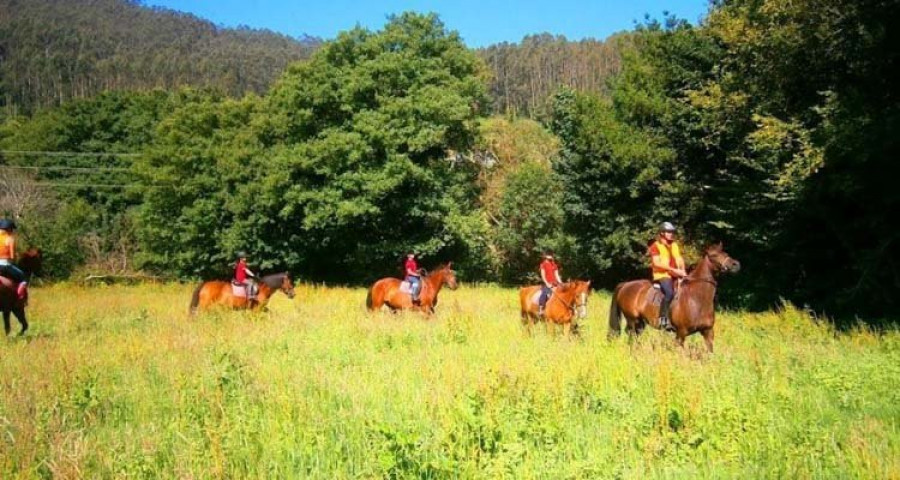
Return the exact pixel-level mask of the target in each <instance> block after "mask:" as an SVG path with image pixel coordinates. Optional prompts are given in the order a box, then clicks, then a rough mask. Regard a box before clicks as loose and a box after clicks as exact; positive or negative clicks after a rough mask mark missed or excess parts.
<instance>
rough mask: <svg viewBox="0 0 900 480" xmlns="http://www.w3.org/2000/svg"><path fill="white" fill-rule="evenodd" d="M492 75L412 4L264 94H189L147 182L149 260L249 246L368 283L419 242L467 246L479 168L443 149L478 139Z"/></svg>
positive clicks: (443, 248)
mask: <svg viewBox="0 0 900 480" xmlns="http://www.w3.org/2000/svg"><path fill="white" fill-rule="evenodd" d="M483 75H484V67H483V65H482V64H481V62H480V61H479V60H478V58H477V57H476V56H475V55H474V54H473V53H471V52H470V51H469V50H467V49H466V47H465V46H464V45H463V43H462V41H461V40H460V38H459V36H458V35H457V34H456V33H455V32H448V31H447V30H446V29H445V27H444V25H443V24H442V23H441V22H440V21H439V20H438V18H437V17H436V16H434V15H417V14H410V13H406V14H403V15H400V16H396V17H392V18H391V19H390V20H389V22H388V23H387V25H386V26H385V28H384V30H383V31H381V32H377V33H373V32H370V31H368V30H365V29H362V28H356V29H354V30H351V31H349V32H345V33H342V34H340V35H339V36H338V38H337V39H336V40H335V41H334V42H331V43H328V44H326V45H325V46H323V47H322V49H321V50H319V51H317V52H316V54H315V55H314V56H313V57H312V58H311V59H310V61H308V62H305V63H300V64H295V65H293V66H291V67H290V68H289V69H288V70H287V72H286V73H285V74H284V76H283V77H282V78H281V79H280V80H279V81H278V83H277V84H276V86H275V87H274V88H273V89H272V91H271V92H270V93H269V94H268V95H267V96H266V97H264V98H262V99H261V100H260V102H255V101H249V100H244V101H243V102H234V101H224V102H223V101H212V102H204V103H202V104H199V105H193V104H192V105H187V106H185V107H184V108H183V109H182V110H180V111H179V112H178V113H177V114H176V115H174V116H173V117H172V118H171V119H169V120H167V121H165V122H164V123H163V124H162V125H161V131H160V136H159V139H158V142H157V144H156V146H155V149H154V152H155V153H154V154H153V155H152V156H151V160H150V163H148V164H147V165H146V167H147V168H146V169H145V172H146V174H147V175H148V176H150V177H152V178H154V179H155V180H154V181H156V182H162V183H167V182H173V183H174V184H173V185H172V186H171V187H166V188H158V189H156V190H155V191H148V193H147V194H146V195H145V202H146V205H145V208H144V212H143V215H142V218H143V222H142V224H143V229H142V230H143V235H144V238H145V241H144V245H145V247H146V249H147V252H146V253H147V257H146V258H145V261H146V262H147V265H153V266H156V267H157V268H161V267H162V266H164V265H166V266H168V267H170V268H175V269H176V270H177V271H178V272H179V273H185V274H203V275H206V274H209V273H210V272H212V271H214V270H215V269H216V268H221V267H217V266H219V265H224V264H225V263H226V259H228V258H229V257H230V256H232V255H233V253H234V252H235V251H236V250H239V249H242V250H248V251H249V252H250V253H251V254H252V255H253V257H254V258H255V259H256V260H257V261H258V262H259V263H260V264H262V265H263V266H264V267H275V266H278V267H289V268H292V269H297V270H302V271H303V272H305V273H307V274H310V275H313V276H315V277H316V278H321V279H330V280H343V281H346V280H353V281H359V280H363V279H369V278H372V277H375V276H382V275H384V274H394V273H396V269H397V265H398V263H397V261H398V258H399V256H400V254H402V253H403V252H405V251H407V250H411V249H412V250H417V251H419V252H420V253H421V254H423V255H424V256H425V257H427V258H430V259H432V260H445V259H446V260H451V259H463V260H465V259H466V258H473V257H472V256H471V255H469V254H471V253H472V252H474V251H480V250H479V249H483V248H485V247H484V245H485V244H486V238H485V237H486V235H485V226H486V224H485V222H484V220H483V219H482V218H481V217H480V215H478V213H477V211H475V210H474V208H473V207H474V205H475V202H476V200H477V189H476V182H475V178H476V174H477V169H478V166H477V165H474V164H472V163H470V162H466V161H460V160H459V159H458V157H456V156H454V155H449V154H448V153H449V152H452V151H464V150H466V149H468V148H469V147H470V146H471V145H472V142H473V139H474V136H475V127H476V120H477V118H478V115H479V105H483V104H484V103H485V97H484V86H483ZM176 252H177V253H176ZM480 263H481V262H478V261H474V262H471V263H470V264H469V268H470V269H473V268H474V267H477V266H478V265H480ZM460 267H461V268H466V263H465V262H462V264H461V265H460Z"/></svg>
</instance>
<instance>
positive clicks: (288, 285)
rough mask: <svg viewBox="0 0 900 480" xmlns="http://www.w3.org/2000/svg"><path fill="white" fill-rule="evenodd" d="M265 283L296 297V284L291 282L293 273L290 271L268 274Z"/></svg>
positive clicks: (264, 278) (290, 296) (264, 279)
mask: <svg viewBox="0 0 900 480" xmlns="http://www.w3.org/2000/svg"><path fill="white" fill-rule="evenodd" d="M262 281H263V283H265V284H266V285H268V287H269V288H271V289H278V290H281V293H284V294H285V295H286V296H287V297H288V298H294V284H293V283H292V282H291V274H290V273H288V272H283V273H276V274H273V275H266V276H265V277H263V278H262Z"/></svg>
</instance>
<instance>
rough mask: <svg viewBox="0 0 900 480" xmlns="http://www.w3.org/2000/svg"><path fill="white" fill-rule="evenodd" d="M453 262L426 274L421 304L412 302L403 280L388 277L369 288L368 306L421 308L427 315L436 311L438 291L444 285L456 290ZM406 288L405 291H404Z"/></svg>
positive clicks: (394, 310)
mask: <svg viewBox="0 0 900 480" xmlns="http://www.w3.org/2000/svg"><path fill="white" fill-rule="evenodd" d="M451 265H452V262H450V263H447V264H446V265H442V266H440V267H438V268H437V269H436V270H434V271H433V272H431V273H430V274H428V275H426V276H425V278H424V279H423V280H422V291H421V292H419V304H418V305H415V304H413V302H412V295H411V294H410V293H409V291H408V289H405V288H402V287H403V285H402V284H403V283H405V282H403V281H401V280H400V279H399V278H393V277H387V278H382V279H381V280H378V281H377V282H375V283H374V284H372V286H371V287H370V288H369V293H368V294H367V295H366V308H368V309H369V311H375V310H378V309H380V308H381V307H382V306H383V305H387V306H388V308H390V309H391V311H392V312H396V311H397V310H419V311H422V312H424V313H425V314H426V315H431V314H432V313H434V307H435V306H436V305H437V297H438V293H440V291H441V288H442V287H443V286H444V285H447V287H449V288H450V290H456V287H457V283H456V272H455V271H453V269H452V268H451ZM404 290H405V291H404Z"/></svg>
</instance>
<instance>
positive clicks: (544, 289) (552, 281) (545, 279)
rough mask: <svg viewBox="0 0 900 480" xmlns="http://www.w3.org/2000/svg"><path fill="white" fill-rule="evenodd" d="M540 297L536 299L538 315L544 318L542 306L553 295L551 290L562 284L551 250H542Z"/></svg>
mask: <svg viewBox="0 0 900 480" xmlns="http://www.w3.org/2000/svg"><path fill="white" fill-rule="evenodd" d="M541 282H542V285H541V296H540V297H539V298H538V315H539V316H544V306H546V305H547V300H549V299H550V295H552V294H553V289H554V288H555V287H556V286H557V285H559V284H560V283H562V278H560V276H559V266H558V265H557V264H556V259H554V258H553V250H549V249H548V250H544V261H542V262H541Z"/></svg>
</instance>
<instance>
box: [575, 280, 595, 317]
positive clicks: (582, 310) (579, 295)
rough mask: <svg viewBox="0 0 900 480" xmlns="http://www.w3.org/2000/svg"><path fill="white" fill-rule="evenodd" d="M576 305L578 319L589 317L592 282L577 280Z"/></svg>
mask: <svg viewBox="0 0 900 480" xmlns="http://www.w3.org/2000/svg"><path fill="white" fill-rule="evenodd" d="M574 283H575V301H576V302H577V303H576V304H575V309H576V313H577V314H578V318H585V317H587V301H588V296H589V294H590V292H591V281H590V280H587V281H584V280H576V281H575V282H574Z"/></svg>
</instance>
